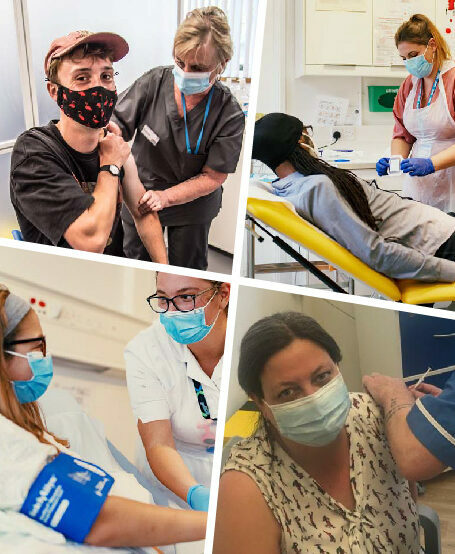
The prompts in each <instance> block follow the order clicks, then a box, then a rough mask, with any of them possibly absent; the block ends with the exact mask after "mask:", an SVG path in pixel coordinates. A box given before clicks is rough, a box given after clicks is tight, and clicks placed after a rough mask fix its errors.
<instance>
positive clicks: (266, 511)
mask: <svg viewBox="0 0 455 554" xmlns="http://www.w3.org/2000/svg"><path fill="white" fill-rule="evenodd" d="M280 539H281V529H280V526H279V524H278V522H277V521H276V519H275V517H274V516H273V514H272V512H271V510H270V508H269V507H268V505H267V503H266V501H265V499H264V497H263V496H262V493H261V491H260V490H259V488H258V487H257V485H256V483H255V482H254V481H253V479H251V477H249V476H248V475H246V474H245V473H242V472H241V471H235V470H230V471H226V472H225V473H224V474H223V475H222V476H221V481H220V488H219V492H218V507H217V516H216V527H215V539H214V543H213V554H231V552H235V553H236V554H251V552H261V554H280V552H281V550H280Z"/></svg>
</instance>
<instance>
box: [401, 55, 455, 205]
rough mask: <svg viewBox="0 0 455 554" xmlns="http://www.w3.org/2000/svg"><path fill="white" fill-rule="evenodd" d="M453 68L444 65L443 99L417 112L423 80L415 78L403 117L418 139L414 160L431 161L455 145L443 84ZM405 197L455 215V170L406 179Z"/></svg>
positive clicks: (445, 63)
mask: <svg viewBox="0 0 455 554" xmlns="http://www.w3.org/2000/svg"><path fill="white" fill-rule="evenodd" d="M452 67H455V63H454V62H452V61H446V62H444V63H443V65H442V68H441V74H440V76H439V83H438V87H439V95H438V97H437V98H436V100H434V99H433V100H432V102H431V104H430V105H429V106H425V107H421V108H420V109H414V108H413V106H414V99H415V96H416V93H417V91H418V89H419V79H417V77H413V78H412V82H413V88H412V90H411V92H410V93H409V95H408V97H407V99H406V103H405V107H404V113H403V123H404V126H405V127H406V129H407V130H408V131H409V133H410V134H411V135H413V136H414V137H415V138H416V139H417V140H416V142H415V143H414V145H413V147H412V152H411V154H410V157H413V158H430V157H431V156H433V155H434V154H438V153H439V152H441V151H442V150H445V149H446V148H448V147H449V146H452V145H454V144H455V121H454V120H453V118H452V116H451V115H450V112H449V106H448V104H447V96H446V91H445V88H444V84H443V80H442V76H443V74H444V73H445V72H446V71H448V70H449V69H451V68H452ZM403 196H410V197H411V198H413V199H414V200H418V201H419V202H423V203H424V204H429V205H430V206H434V207H436V208H439V209H441V210H444V211H445V212H449V211H455V168H454V167H449V168H448V169H442V170H440V171H436V172H435V173H432V174H431V175H426V176H425V177H411V176H410V175H409V174H406V175H404V180H403Z"/></svg>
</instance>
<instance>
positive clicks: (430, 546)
mask: <svg viewBox="0 0 455 554" xmlns="http://www.w3.org/2000/svg"><path fill="white" fill-rule="evenodd" d="M250 425H251V420H249V421H248V423H247V424H246V427H249V426H250ZM244 438H245V437H243V436H239V435H236V436H234V437H230V438H229V440H228V441H227V442H226V444H225V445H224V448H223V454H222V457H221V468H223V466H224V464H225V463H226V461H227V459H228V458H229V454H230V452H231V448H232V447H233V446H234V445H235V444H236V443H237V442H239V441H241V440H243V439H244ZM417 508H418V510H419V522H420V526H421V528H422V529H423V534H424V538H423V540H424V547H423V549H421V551H420V554H442V548H441V525H440V522H439V516H438V514H437V513H436V512H435V511H434V510H433V509H432V508H430V507H429V506H426V505H424V504H417Z"/></svg>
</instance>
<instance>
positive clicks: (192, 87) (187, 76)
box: [172, 64, 210, 96]
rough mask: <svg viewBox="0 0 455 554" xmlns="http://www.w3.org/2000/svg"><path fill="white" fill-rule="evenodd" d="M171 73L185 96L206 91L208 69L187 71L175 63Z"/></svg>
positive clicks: (208, 76)
mask: <svg viewBox="0 0 455 554" xmlns="http://www.w3.org/2000/svg"><path fill="white" fill-rule="evenodd" d="M172 75H174V80H175V84H176V85H177V86H178V88H179V90H180V92H181V93H183V94H184V95H185V96H191V95H192V94H199V93H200V92H204V91H206V90H207V89H208V88H209V86H210V71H208V72H200V73H199V72H198V73H189V72H187V71H183V69H182V68H181V67H179V66H178V65H177V64H175V65H174V69H173V71H172Z"/></svg>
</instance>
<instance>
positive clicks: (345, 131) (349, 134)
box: [332, 125, 356, 140]
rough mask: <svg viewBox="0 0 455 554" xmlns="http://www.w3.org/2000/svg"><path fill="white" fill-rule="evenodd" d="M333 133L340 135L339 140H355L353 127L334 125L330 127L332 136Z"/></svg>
mask: <svg viewBox="0 0 455 554" xmlns="http://www.w3.org/2000/svg"><path fill="white" fill-rule="evenodd" d="M335 131H338V132H339V133H340V134H341V137H340V140H355V135H356V133H355V127H354V125H334V126H333V127H332V136H333V133H334V132H335Z"/></svg>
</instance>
